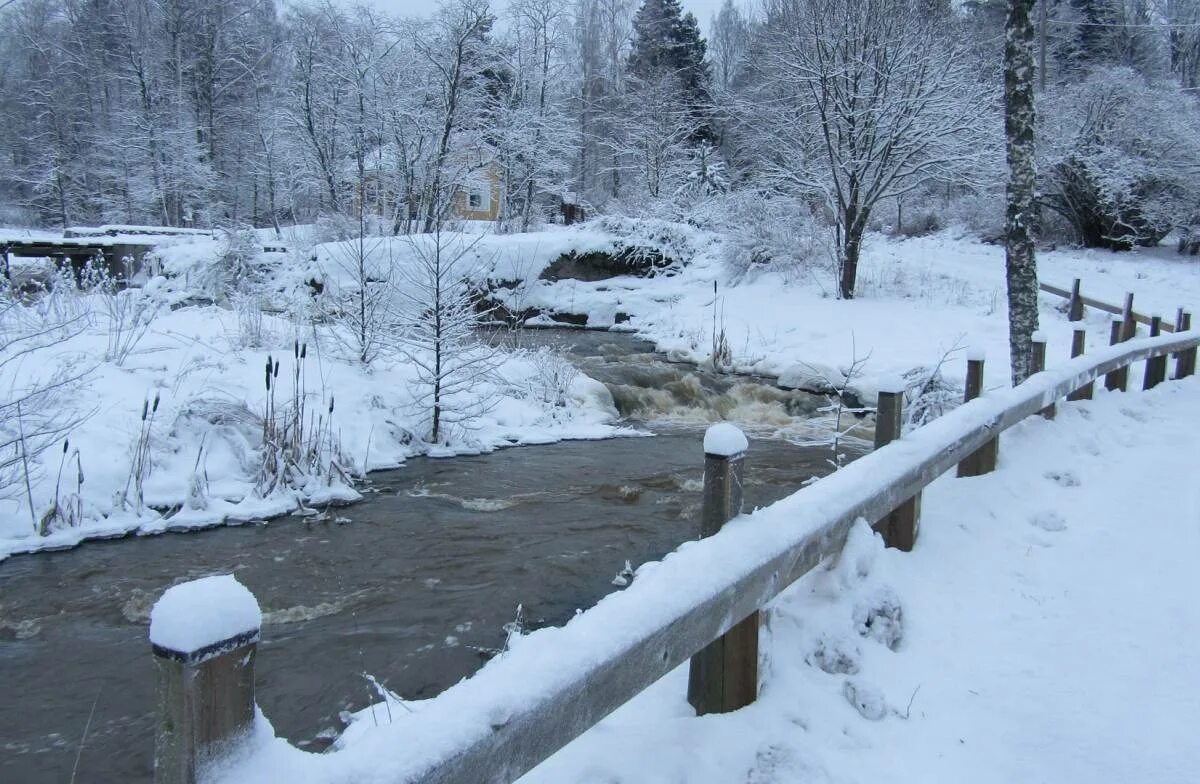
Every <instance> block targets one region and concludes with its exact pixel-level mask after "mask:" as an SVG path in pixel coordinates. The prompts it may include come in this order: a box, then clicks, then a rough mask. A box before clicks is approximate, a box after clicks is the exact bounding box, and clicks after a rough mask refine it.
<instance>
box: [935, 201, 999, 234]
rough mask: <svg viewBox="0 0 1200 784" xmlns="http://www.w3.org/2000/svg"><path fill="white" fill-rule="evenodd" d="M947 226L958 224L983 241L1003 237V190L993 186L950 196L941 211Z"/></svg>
mask: <svg viewBox="0 0 1200 784" xmlns="http://www.w3.org/2000/svg"><path fill="white" fill-rule="evenodd" d="M942 216H943V219H944V220H945V222H946V225H947V226H958V227H961V228H963V229H966V230H967V231H969V232H971V233H972V234H974V235H975V236H977V237H979V238H980V239H982V240H983V241H984V242H999V241H1000V240H1001V239H1003V237H1004V220H1005V217H1004V190H1003V189H1002V188H994V189H989V190H981V191H976V192H973V193H963V194H960V195H958V196H956V197H954V198H952V199H951V200H950V202H949V204H947V205H946V209H945V210H944V211H943V213H942Z"/></svg>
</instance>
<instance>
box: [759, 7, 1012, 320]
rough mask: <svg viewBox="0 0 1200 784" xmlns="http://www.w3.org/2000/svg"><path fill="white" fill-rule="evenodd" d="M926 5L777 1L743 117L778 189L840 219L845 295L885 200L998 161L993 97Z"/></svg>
mask: <svg viewBox="0 0 1200 784" xmlns="http://www.w3.org/2000/svg"><path fill="white" fill-rule="evenodd" d="M917 6H918V3H917V2H916V0H904V1H903V2H895V1H894V0H772V2H771V3H769V4H768V6H767V9H766V20H765V23H764V32H763V41H762V43H761V48H762V53H761V55H759V58H758V59H759V62H758V63H757V65H756V73H755V82H756V85H755V89H754V90H753V91H751V92H748V93H747V94H746V95H744V96H743V98H742V101H741V103H740V104H739V106H738V108H737V110H736V113H737V114H739V115H740V116H741V125H742V131H741V132H742V133H743V134H744V135H746V136H748V137H750V138H751V139H752V142H751V144H752V146H753V147H754V152H755V157H756V158H757V161H758V165H759V166H760V167H761V169H762V171H763V176H764V177H765V178H766V179H767V180H768V181H770V182H772V183H773V185H774V187H776V188H778V189H781V190H785V191H789V192H793V193H804V194H813V195H816V196H818V197H819V198H821V199H822V200H823V201H824V202H825V203H826V205H827V207H828V209H829V211H830V213H831V214H832V215H833V217H834V220H835V229H836V245H837V249H838V259H837V260H838V267H839V293H840V295H841V296H842V297H844V298H851V297H853V296H854V290H855V283H856V279H857V270H858V258H859V253H860V250H861V247H862V242H863V237H864V235H865V233H866V230H867V226H868V223H869V221H870V218H871V216H872V213H873V211H874V210H875V208H876V207H877V206H878V205H879V203H880V202H881V201H882V200H885V199H889V198H894V197H897V196H900V195H903V194H905V193H908V192H911V191H913V190H915V189H918V188H920V187H922V186H924V185H926V184H928V183H929V182H931V181H935V180H941V181H951V180H953V179H959V178H961V176H962V174H963V173H964V171H966V172H969V171H970V169H971V166H970V164H969V162H970V161H971V160H972V159H974V158H977V157H978V156H984V155H986V154H987V153H988V151H989V150H988V147H989V143H990V140H991V136H990V135H989V129H988V128H987V127H986V118H987V116H988V115H989V111H988V109H989V103H988V95H989V93H988V90H986V89H985V88H984V87H983V86H982V85H981V84H980V83H979V82H978V81H977V80H976V78H975V76H974V74H973V73H972V71H971V70H970V68H969V65H968V64H967V62H966V58H964V57H963V53H962V52H961V50H960V49H959V48H958V47H957V46H956V45H955V44H953V43H952V42H951V41H950V40H949V39H948V37H947V36H945V35H943V34H941V32H940V29H939V27H938V26H937V25H935V24H934V23H932V21H931V20H930V19H929V18H928V17H926V16H924V15H922V14H921V13H919V9H918V7H917Z"/></svg>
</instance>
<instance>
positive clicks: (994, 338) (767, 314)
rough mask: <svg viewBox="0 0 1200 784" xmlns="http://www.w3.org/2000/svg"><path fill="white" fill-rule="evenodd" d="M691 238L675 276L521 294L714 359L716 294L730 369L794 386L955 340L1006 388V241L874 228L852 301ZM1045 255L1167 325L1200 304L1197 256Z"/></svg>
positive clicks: (1097, 316)
mask: <svg viewBox="0 0 1200 784" xmlns="http://www.w3.org/2000/svg"><path fill="white" fill-rule="evenodd" d="M697 246H698V247H700V248H701V251H700V252H698V253H696V255H695V256H694V261H693V262H692V263H691V264H690V265H689V266H687V267H686V268H685V269H684V270H683V272H682V273H681V274H679V275H675V276H671V277H656V278H652V279H650V280H641V279H636V278H619V279H613V280H605V281H599V282H592V283H585V282H581V281H574V280H570V281H559V282H555V283H549V282H545V281H540V282H537V283H535V284H532V285H531V286H530V287H529V288H528V289H527V290H524V291H522V292H521V297H522V300H523V301H524V302H526V303H531V304H535V305H539V306H544V307H552V306H557V307H559V308H567V309H569V306H573V307H574V308H575V312H579V313H590V314H591V316H592V318H591V319H590V322H589V323H599V324H604V323H606V321H607V323H612V318H613V314H614V313H616V312H623V313H627V314H629V315H630V316H631V318H630V320H629V322H627V324H623V325H622V327H623V328H632V329H634V330H636V331H637V332H638V334H639V335H640V336H642V337H645V338H648V339H650V340H652V341H654V342H655V343H656V344H657V345H658V346H659V348H660V349H662V350H664V351H668V352H671V353H672V354H674V355H676V356H678V357H680V358H687V359H690V360H693V361H705V360H707V359H708V358H709V356H710V355H711V352H712V343H713V340H712V338H713V323H714V302H715V309H716V316H717V323H718V329H720V328H723V329H724V331H725V333H726V338H727V340H728V344H729V348H730V350H731V352H732V360H733V361H732V365H733V367H734V368H735V369H737V370H741V371H745V372H751V373H758V374H762V375H767V376H778V377H779V378H780V381H781V382H782V383H786V384H790V385H797V386H819V385H820V383H821V382H822V380H825V381H829V382H831V383H833V384H834V385H835V386H840V384H841V381H842V378H843V376H842V374H841V372H839V371H840V370H842V369H845V368H847V367H849V366H850V365H851V363H852V361H854V360H855V359H859V360H863V359H865V362H864V363H863V365H862V367H861V368H860V369H859V373H858V375H857V377H856V378H855V379H854V380H853V381H852V383H851V386H852V387H855V388H857V389H859V390H860V391H861V392H863V393H864V397H865V398H866V399H871V398H872V397H873V394H874V389H875V387H876V385H877V383H878V381H879V380H880V379H881V378H885V377H894V376H897V375H903V374H904V373H906V372H908V371H911V370H913V369H915V368H921V367H925V368H930V367H933V366H936V365H937V364H938V363H939V361H940V360H941V359H942V357H943V355H945V354H946V352H948V351H951V350H952V349H954V348H956V347H958V348H960V349H966V348H971V349H976V350H979V351H982V352H983V353H984V354H985V355H986V357H987V358H988V359H989V360H990V361H991V365H990V368H991V370H990V373H989V374H988V379H987V383H988V386H989V387H992V386H996V385H1006V384H1007V383H1008V378H1007V376H1008V373H1007V370H1006V368H1007V365H1008V325H1007V317H1008V308H1007V302H1006V299H1005V284H1004V249H1003V247H1000V246H994V245H986V244H983V243H980V242H977V241H975V240H972V239H969V238H964V237H961V236H958V235H956V234H954V233H951V232H943V233H939V234H936V235H932V236H928V237H920V238H915V239H909V240H892V239H887V238H884V237H880V236H873V237H871V238H870V241H869V242H868V244H867V245H866V247H865V249H864V253H863V259H862V261H861V266H860V269H859V295H858V298H857V299H854V300H851V301H845V300H838V299H836V298H835V296H834V292H835V291H836V286H835V281H834V277H833V274H832V272H830V271H829V270H828V269H826V268H825V267H822V266H820V265H814V266H813V267H812V268H810V269H807V270H800V271H795V272H793V273H792V274H789V275H782V274H779V273H764V274H759V275H754V274H751V275H749V276H746V277H744V278H737V277H735V276H734V275H733V274H732V273H731V272H730V270H729V269H728V268H727V267H726V266H725V265H724V263H723V262H722V261H721V259H720V253H719V246H718V245H717V244H715V243H711V244H705V243H703V242H697ZM1038 264H1039V274H1040V277H1041V279H1042V280H1043V281H1045V282H1047V283H1052V284H1056V285H1059V286H1061V287H1064V288H1070V285H1071V280H1072V279H1073V278H1075V277H1079V278H1082V280H1083V291H1084V293H1085V294H1087V295H1089V296H1092V297H1096V298H1099V299H1101V300H1103V301H1106V302H1111V303H1114V304H1117V305H1120V304H1121V302H1122V301H1123V298H1124V294H1125V292H1127V291H1129V292H1134V293H1135V294H1136V297H1135V306H1136V309H1137V310H1139V311H1140V312H1144V313H1151V314H1160V315H1162V316H1163V317H1164V319H1166V320H1168V321H1173V320H1174V317H1175V310H1176V308H1178V307H1181V306H1182V307H1185V308H1189V309H1191V310H1192V311H1193V313H1198V312H1200V311H1198V310H1197V307H1198V306H1200V262H1197V261H1196V259H1195V258H1193V257H1188V256H1179V255H1177V254H1175V253H1174V252H1173V251H1172V250H1170V249H1168V248H1165V247H1164V248H1155V249H1152V250H1138V251H1135V252H1131V253H1113V252H1109V251H1089V250H1065V251H1053V252H1047V253H1042V254H1039V257H1038ZM714 283H715V284H716V285H717V295H716V296H715V297H714V294H713V284H714ZM1041 304H1042V313H1041V322H1042V330H1043V331H1044V332H1045V333H1046V335H1047V337H1048V340H1049V342H1050V346H1049V355H1050V359H1049V363H1050V364H1053V363H1054V361H1055V359H1056V358H1058V357H1062V358H1066V357H1068V356H1070V346H1071V331H1072V329H1073V328H1074V326H1075V325H1074V324H1071V323H1070V322H1068V321H1067V320H1066V317H1065V309H1066V302H1065V300H1063V299H1061V298H1059V297H1053V296H1051V295H1048V294H1043V295H1042V297H1041ZM1109 319H1110V317H1109V316H1108V315H1107V314H1104V313H1100V312H1097V311H1095V310H1092V309H1088V312H1087V313H1086V318H1085V322H1084V324H1085V326H1086V327H1087V329H1088V345H1089V346H1095V345H1107V344H1108V323H1109ZM1142 330H1145V327H1142ZM1143 334H1144V333H1143ZM965 372H966V361H965V351H958V352H956V353H954V354H952V355H951V357H950V358H949V360H948V361H947V362H946V364H945V365H944V366H943V367H942V374H943V375H944V376H945V377H946V378H947V379H948V380H950V381H952V382H954V383H956V384H957V385H959V386H960V387H961V384H962V381H963V378H964V376H965Z"/></svg>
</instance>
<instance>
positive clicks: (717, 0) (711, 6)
mask: <svg viewBox="0 0 1200 784" xmlns="http://www.w3.org/2000/svg"><path fill="white" fill-rule="evenodd" d="M369 2H371V4H372V5H375V6H377V7H379V8H381V9H383V10H385V11H390V12H392V13H398V14H401V15H403V16H424V15H426V14H428V13H429V12H430V11H432V10H433V8H434V6H435V4H436V2H435V0H369ZM682 2H683V10H685V11H691V12H692V13H693V14H695V15H696V20H697V21H699V22H700V28H701V29H702V30H704V31H706V32H707V30H708V20H709V19H710V18H711V17H712V15H713V14H715V13H716V12H717V9H718V8H720V7H721V3H722V2H724V0H682ZM504 4H505V0H492V9H493V10H497V11H498V10H499V9H500V8H502V7H503V6H504Z"/></svg>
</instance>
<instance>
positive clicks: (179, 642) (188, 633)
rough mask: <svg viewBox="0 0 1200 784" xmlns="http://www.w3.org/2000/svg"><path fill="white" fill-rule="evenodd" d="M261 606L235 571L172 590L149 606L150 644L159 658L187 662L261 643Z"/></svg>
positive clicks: (173, 587)
mask: <svg viewBox="0 0 1200 784" xmlns="http://www.w3.org/2000/svg"><path fill="white" fill-rule="evenodd" d="M261 627H262V610H261V609H259V606H258V600H257V599H255V598H254V594H252V593H250V591H249V590H248V589H247V588H246V586H244V585H242V584H241V583H240V582H238V581H237V580H236V579H235V578H234V576H233V575H231V574H219V575H213V576H212V577H202V578H200V579H199V580H191V581H189V582H186V583H180V584H179V585H175V586H172V587H170V588H168V589H167V590H166V591H165V592H164V593H163V595H162V597H161V598H160V599H159V600H158V601H157V602H155V603H154V607H153V608H152V609H151V610H150V644H151V646H153V648H154V653H155V655H157V656H162V657H166V658H170V659H177V660H180V661H183V662H186V663H188V664H197V663H199V662H202V661H205V660H207V659H210V658H212V657H214V656H219V655H220V654H222V653H226V652H228V651H230V650H232V649H233V648H237V647H240V646H242V645H246V644H248V643H251V642H257V641H258V635H259V630H260V629H261Z"/></svg>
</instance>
